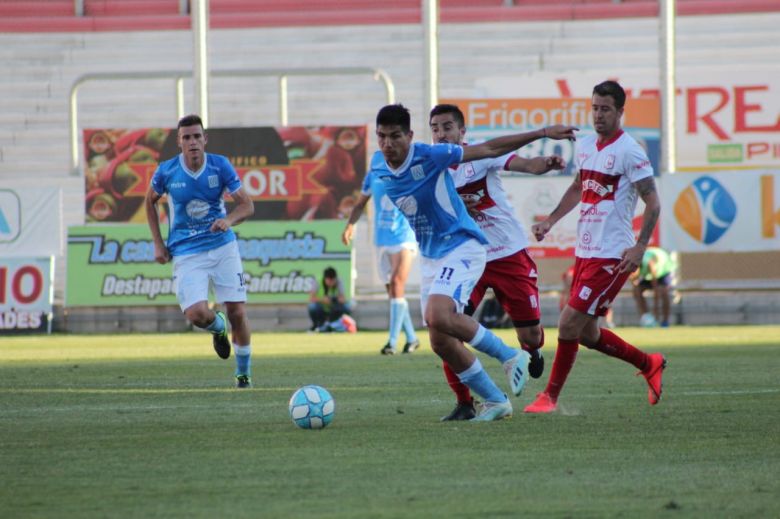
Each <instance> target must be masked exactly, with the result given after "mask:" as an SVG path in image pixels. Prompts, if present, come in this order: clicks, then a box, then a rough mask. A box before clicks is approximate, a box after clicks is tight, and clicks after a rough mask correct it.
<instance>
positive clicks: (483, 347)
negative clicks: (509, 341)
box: [469, 324, 517, 364]
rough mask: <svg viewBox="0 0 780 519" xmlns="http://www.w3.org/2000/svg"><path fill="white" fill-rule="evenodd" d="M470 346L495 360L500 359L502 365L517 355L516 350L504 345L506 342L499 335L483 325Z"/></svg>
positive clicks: (470, 342) (478, 329)
mask: <svg viewBox="0 0 780 519" xmlns="http://www.w3.org/2000/svg"><path fill="white" fill-rule="evenodd" d="M469 344H471V345H472V346H473V347H474V348H475V349H476V350H477V351H481V352H482V353H486V354H487V355H490V356H491V357H493V358H494V359H498V360H499V361H501V363H502V364H503V363H504V362H506V361H508V360H509V359H511V358H512V357H514V356H515V355H517V350H516V349H514V348H510V347H509V346H507V345H506V344H504V341H502V340H501V339H500V338H499V337H498V335H496V334H495V333H493V332H491V331H490V330H488V329H487V328H485V327H484V326H482V325H481V324H480V325H479V328H477V333H476V335H474V338H473V339H471V340H470V341H469Z"/></svg>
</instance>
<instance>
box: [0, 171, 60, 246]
mask: <svg viewBox="0 0 780 519" xmlns="http://www.w3.org/2000/svg"><path fill="white" fill-rule="evenodd" d="M61 215H62V190H61V189H60V188H54V187H34V188H33V187H19V188H14V187H11V186H8V185H7V184H5V183H4V187H3V188H0V257H1V258H7V257H12V256H13V257H28V258H29V257H41V256H57V255H60V254H62V232H61V231H60V229H61V225H62V223H61V222H62V218H61Z"/></svg>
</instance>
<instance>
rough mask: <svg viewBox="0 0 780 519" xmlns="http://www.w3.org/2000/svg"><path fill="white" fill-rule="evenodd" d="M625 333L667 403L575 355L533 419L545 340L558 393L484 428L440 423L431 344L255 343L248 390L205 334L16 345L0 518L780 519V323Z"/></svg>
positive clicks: (0, 405) (610, 363)
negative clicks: (303, 394) (306, 393)
mask: <svg viewBox="0 0 780 519" xmlns="http://www.w3.org/2000/svg"><path fill="white" fill-rule="evenodd" d="M500 333H501V334H502V335H503V336H504V337H505V339H506V340H507V341H512V342H514V338H513V333H512V331H509V330H506V331H504V330H502V331H501V332H500ZM618 333H619V334H620V335H622V336H623V337H625V338H626V339H627V340H629V341H631V342H632V343H634V344H636V345H637V346H639V347H641V348H643V349H645V350H646V351H662V352H663V353H665V354H666V356H667V358H668V360H669V367H668V368H667V370H666V375H665V377H664V395H663V398H662V400H661V403H660V404H659V405H657V406H655V407H651V406H649V405H648V403H647V398H646V386H645V384H644V379H642V378H641V377H635V376H634V373H635V370H634V369H633V367H631V366H629V365H627V364H624V363H622V362H620V361H618V360H615V359H611V358H607V357H605V356H603V355H600V354H598V353H595V352H591V351H588V350H585V349H581V350H580V354H579V357H578V360H577V364H576V365H575V367H574V369H573V371H572V375H571V377H570V379H569V383H568V384H567V386H566V388H565V390H564V392H563V394H562V396H561V399H560V401H559V404H560V408H561V412H559V413H556V414H554V415H549V416H529V415H524V414H523V413H522V408H523V406H524V405H526V404H527V403H528V402H530V401H531V399H532V398H533V396H534V394H535V393H536V392H537V391H540V390H541V389H542V387H543V382H544V381H546V380H547V376H548V373H549V367H550V366H551V361H552V358H553V355H554V345H555V333H554V331H553V330H549V331H548V345H547V346H545V349H544V352H545V354H546V358H547V372H546V373H545V374H544V376H543V378H542V379H541V380H531V381H530V383H529V385H528V387H527V388H526V390H525V393H524V394H523V395H522V396H520V397H519V398H516V399H513V403H514V406H515V416H514V417H513V418H512V419H511V420H505V421H501V422H494V423H484V424H472V423H463V422H459V423H441V422H439V418H440V417H441V416H442V415H444V414H446V413H447V412H448V411H449V410H450V408H451V407H452V405H453V397H452V396H451V394H450V392H449V389H448V388H447V386H446V383H445V381H444V378H443V375H442V372H441V363H440V362H439V360H438V359H437V357H435V356H434V355H433V353H432V352H431V351H430V348H429V347H428V346H427V341H426V344H424V346H423V347H422V348H421V349H420V350H418V352H416V353H414V354H413V355H396V356H395V357H383V356H380V355H379V349H380V347H381V346H382V344H384V342H385V334H383V333H379V332H360V333H358V334H356V335H343V334H332V335H330V334H329V335H325V334H322V335H310V334H303V333H300V334H292V333H289V334H260V333H256V334H255V335H254V337H253V349H254V368H253V378H254V382H255V388H254V389H252V390H250V391H237V390H235V389H232V386H231V384H232V380H231V379H232V370H233V367H234V364H233V360H232V358H231V359H230V360H229V361H227V362H226V361H221V360H219V359H218V358H217V357H216V355H214V353H213V351H212V349H211V340H210V337H209V336H208V335H206V334H202V333H190V334H182V335H122V336H52V337H17V338H8V337H5V338H3V339H2V340H0V483H1V484H0V517H3V518H93V517H94V518H97V517H121V518H135V517H137V518H150V517H165V518H178V517H182V518H200V517H202V518H221V517H225V518H227V517H231V518H236V517H246V518H255V517H283V518H284V517H295V518H298V517H301V518H306V517H332V518H366V517H447V518H460V517H463V518H470V517H572V518H579V517H587V518H590V517H593V518H602V517H627V518H634V517H661V518H667V517H668V518H681V517H707V518H709V517H729V518H731V517H746V518H756V517H780V327H778V326H775V327H770V326H766V327H713V328H709V327H708V328H693V327H691V328H687V327H680V328H672V329H668V330H657V329H656V330H643V329H638V328H624V329H618ZM482 362H483V364H484V365H485V366H487V367H488V368H489V371H490V372H491V374H492V375H493V376H494V378H495V380H496V381H497V382H498V383H499V384H500V385H501V386H502V387H506V380H505V378H504V376H503V373H502V372H501V370H500V366H498V363H497V362H495V361H493V360H492V359H487V358H482ZM305 384H319V385H322V386H324V387H326V388H327V389H328V390H330V392H331V393H332V394H333V396H334V398H335V400H336V416H335V419H334V421H333V423H332V424H331V425H330V426H329V427H328V428H326V429H324V430H321V431H304V430H301V429H298V428H296V427H295V426H294V425H293V424H292V422H291V421H290V419H289V417H288V413H287V401H288V399H289V397H290V395H291V394H292V392H293V391H294V390H295V389H296V388H298V387H300V386H302V385H305Z"/></svg>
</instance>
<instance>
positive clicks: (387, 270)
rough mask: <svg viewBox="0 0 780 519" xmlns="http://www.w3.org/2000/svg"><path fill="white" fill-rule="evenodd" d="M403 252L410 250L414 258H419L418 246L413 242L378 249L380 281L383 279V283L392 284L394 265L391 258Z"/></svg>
mask: <svg viewBox="0 0 780 519" xmlns="http://www.w3.org/2000/svg"><path fill="white" fill-rule="evenodd" d="M402 250H408V251H409V252H411V254H412V257H413V258H414V257H415V256H417V244H416V243H415V242H413V241H408V242H405V243H401V244H398V245H383V246H381V247H378V249H377V252H378V255H379V264H378V268H379V279H381V280H382V283H384V284H385V285H387V284H388V283H390V276H391V275H392V273H393V263H392V260H391V258H392V256H394V255H396V254H398V253H399V252H401V251H402Z"/></svg>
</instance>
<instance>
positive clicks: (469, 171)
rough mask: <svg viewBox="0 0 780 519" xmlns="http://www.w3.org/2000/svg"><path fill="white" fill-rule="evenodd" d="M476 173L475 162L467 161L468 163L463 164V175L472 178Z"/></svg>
mask: <svg viewBox="0 0 780 519" xmlns="http://www.w3.org/2000/svg"><path fill="white" fill-rule="evenodd" d="M476 174H477V172H476V171H475V170H474V164H472V163H471V162H467V163H466V164H464V165H463V176H465V177H466V178H471V177H473V176H474V175H476Z"/></svg>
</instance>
